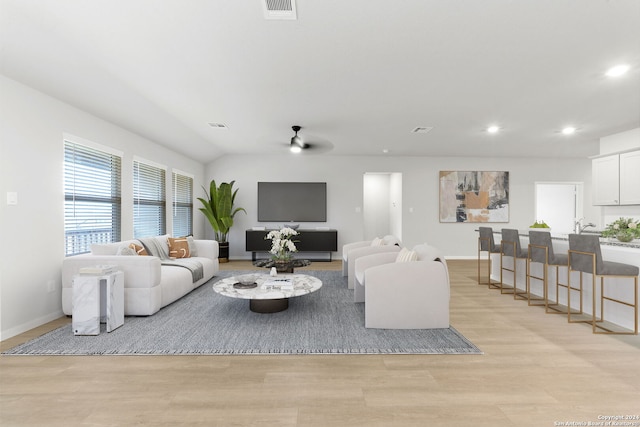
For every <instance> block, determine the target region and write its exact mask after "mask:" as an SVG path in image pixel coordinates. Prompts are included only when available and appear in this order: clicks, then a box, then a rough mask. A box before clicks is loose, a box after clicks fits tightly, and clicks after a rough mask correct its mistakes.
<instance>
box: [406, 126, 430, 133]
mask: <svg viewBox="0 0 640 427" xmlns="http://www.w3.org/2000/svg"><path fill="white" fill-rule="evenodd" d="M431 129H433V127H429V126H418V127H417V128H415V129H414V130H412V131H411V132H413V133H427V132H429V131H430V130H431Z"/></svg>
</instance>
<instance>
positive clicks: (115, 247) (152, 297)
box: [62, 236, 219, 316]
mask: <svg viewBox="0 0 640 427" xmlns="http://www.w3.org/2000/svg"><path fill="white" fill-rule="evenodd" d="M168 237H169V236H158V237H154V238H153V240H154V241H156V242H157V247H158V248H161V249H162V250H164V251H166V252H165V253H166V254H169V245H168V240H167V239H168ZM147 240H149V239H147ZM131 244H135V245H137V246H142V245H141V241H140V240H128V241H123V242H118V243H111V244H105V245H92V247H91V253H89V254H83V255H76V256H71V257H67V258H65V260H64V261H63V264H62V311H63V312H64V313H65V314H66V315H71V314H72V286H73V277H74V276H75V275H76V274H78V272H79V270H80V268H82V267H92V266H96V265H116V266H117V267H118V269H119V270H121V271H123V272H124V287H125V289H124V314H125V315H127V316H148V315H151V314H154V313H156V312H157V311H158V310H160V309H161V308H162V307H164V306H166V305H168V304H171V303H172V302H174V301H176V300H177V299H179V298H181V297H183V296H184V295H186V294H188V293H189V292H191V291H192V290H194V289H195V288H197V287H199V286H200V285H202V284H204V283H206V282H207V281H208V280H209V279H211V278H212V277H213V276H214V275H215V274H216V273H217V272H218V271H219V264H218V242H216V241H214V240H194V239H189V250H190V255H191V256H190V257H189V258H184V260H185V261H186V262H184V263H186V264H189V265H191V266H194V265H195V266H199V265H200V264H201V265H202V270H201V272H202V277H201V278H199V273H200V271H199V268H198V269H197V270H198V271H197V272H196V273H195V274H194V273H193V272H192V271H191V270H190V269H188V268H185V267H182V266H180V265H168V264H170V263H173V264H176V263H181V262H183V261H181V260H180V259H178V260H174V259H167V260H161V258H165V257H164V256H161V257H158V256H149V255H137V254H135V252H133V253H132V251H131V250H130V249H127V248H129V247H130V245H131ZM191 261H196V263H193V262H191ZM195 278H197V280H195V281H194V279H195Z"/></svg>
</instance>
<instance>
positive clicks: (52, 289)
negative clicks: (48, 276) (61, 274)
mask: <svg viewBox="0 0 640 427" xmlns="http://www.w3.org/2000/svg"><path fill="white" fill-rule="evenodd" d="M55 291H56V281H55V280H48V281H47V292H55Z"/></svg>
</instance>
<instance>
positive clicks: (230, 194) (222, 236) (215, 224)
mask: <svg viewBox="0 0 640 427" xmlns="http://www.w3.org/2000/svg"><path fill="white" fill-rule="evenodd" d="M234 183H235V181H231V182H229V183H227V182H223V183H221V184H220V186H218V185H216V181H215V180H212V181H211V183H210V184H209V191H208V192H207V189H206V188H204V187H202V189H203V190H204V192H205V194H206V195H207V198H206V199H204V198H202V197H198V200H200V203H202V206H203V207H201V208H200V212H202V213H203V214H204V216H206V217H207V219H208V220H209V223H210V224H211V227H212V228H213V231H214V233H215V239H216V240H217V241H218V242H226V241H227V236H228V234H229V229H230V228H231V227H232V226H233V217H234V216H236V214H237V213H238V212H240V211H242V212H244V213H245V214H246V213H247V211H245V210H244V208H235V209H234V208H233V203H234V202H235V199H236V194H237V193H238V189H236V190H235V191H234V190H233V184H234Z"/></svg>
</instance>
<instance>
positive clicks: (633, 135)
mask: <svg viewBox="0 0 640 427" xmlns="http://www.w3.org/2000/svg"><path fill="white" fill-rule="evenodd" d="M634 148H640V128H635V129H631V130H628V131H626V132H620V133H615V134H613V135H609V136H605V137H602V138H600V154H611V153H616V152H618V151H626V150H632V149H634Z"/></svg>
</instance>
